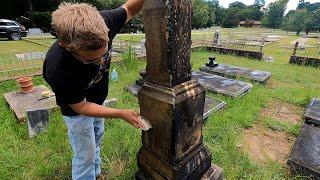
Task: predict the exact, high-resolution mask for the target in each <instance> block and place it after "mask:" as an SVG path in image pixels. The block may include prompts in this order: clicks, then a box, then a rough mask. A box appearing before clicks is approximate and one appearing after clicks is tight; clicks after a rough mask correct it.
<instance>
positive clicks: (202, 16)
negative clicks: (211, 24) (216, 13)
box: [192, 0, 209, 29]
mask: <svg viewBox="0 0 320 180" xmlns="http://www.w3.org/2000/svg"><path fill="white" fill-rule="evenodd" d="M208 14H209V7H208V5H207V4H206V2H205V1H204V0H193V19H192V27H193V28H196V29H198V28H202V27H204V26H205V25H206V24H207V22H208V19H209V15H208Z"/></svg>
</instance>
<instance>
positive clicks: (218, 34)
mask: <svg viewBox="0 0 320 180" xmlns="http://www.w3.org/2000/svg"><path fill="white" fill-rule="evenodd" d="M220 42H221V30H217V31H216V32H215V33H214V39H213V45H214V46H216V45H218V46H220Z"/></svg>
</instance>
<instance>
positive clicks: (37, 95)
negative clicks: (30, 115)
mask: <svg viewBox="0 0 320 180" xmlns="http://www.w3.org/2000/svg"><path fill="white" fill-rule="evenodd" d="M48 90H49V89H48V88H47V87H46V86H44V85H41V86H37V87H35V91H34V92H32V93H29V94H22V93H20V92H16V91H15V92H9V93H5V94H3V96H4V98H5V100H6V101H7V103H8V104H9V106H10V108H11V109H12V110H13V111H14V113H15V114H16V116H17V118H18V120H19V121H20V122H25V121H26V120H27V114H26V111H27V110H29V111H31V110H37V109H48V110H51V109H55V108H57V107H58V106H57V105H56V99H55V97H50V98H48V99H44V100H41V101H39V99H41V98H42V94H41V92H43V91H48Z"/></svg>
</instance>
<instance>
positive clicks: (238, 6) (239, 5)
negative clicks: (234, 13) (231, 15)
mask: <svg viewBox="0 0 320 180" xmlns="http://www.w3.org/2000/svg"><path fill="white" fill-rule="evenodd" d="M229 8H235V9H238V10H241V9H245V8H247V5H245V4H243V3H242V2H239V1H236V2H234V3H231V4H229Z"/></svg>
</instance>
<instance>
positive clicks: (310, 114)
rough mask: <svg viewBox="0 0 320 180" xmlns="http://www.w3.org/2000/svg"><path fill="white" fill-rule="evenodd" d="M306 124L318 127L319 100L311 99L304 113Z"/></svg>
mask: <svg viewBox="0 0 320 180" xmlns="http://www.w3.org/2000/svg"><path fill="white" fill-rule="evenodd" d="M304 119H305V121H306V123H307V124H314V125H317V126H320V99H317V98H313V99H312V100H311V102H310V104H309V105H308V107H307V110H306V112H305V113H304Z"/></svg>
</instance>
